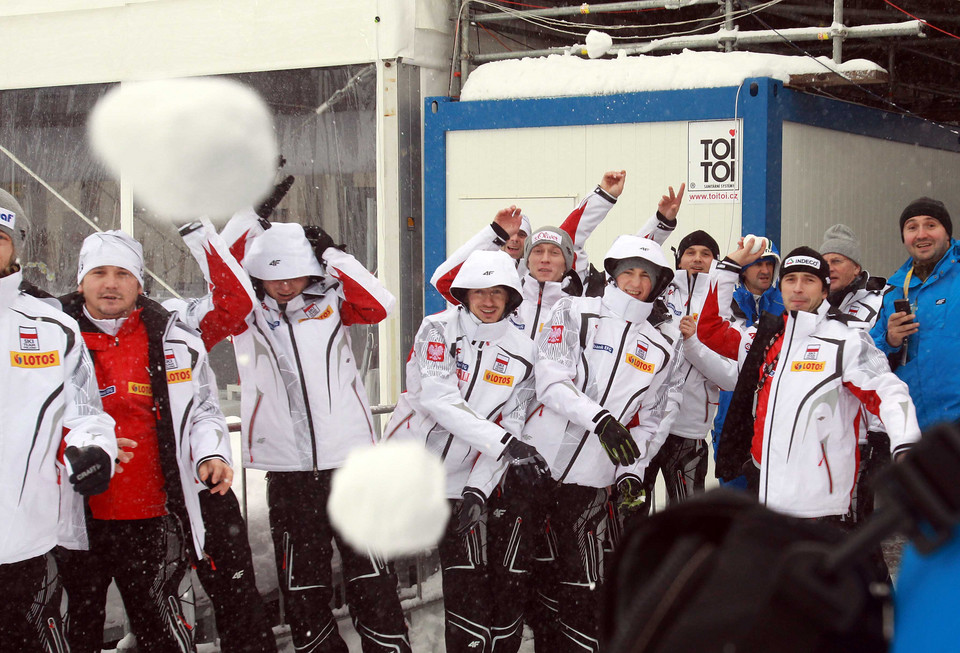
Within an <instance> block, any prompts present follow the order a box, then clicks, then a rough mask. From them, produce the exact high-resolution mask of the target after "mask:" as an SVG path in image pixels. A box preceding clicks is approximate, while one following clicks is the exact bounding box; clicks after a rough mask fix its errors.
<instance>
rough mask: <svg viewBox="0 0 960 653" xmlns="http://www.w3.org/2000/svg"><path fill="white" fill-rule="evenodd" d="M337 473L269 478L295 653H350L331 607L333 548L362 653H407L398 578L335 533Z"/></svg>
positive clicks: (274, 530)
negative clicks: (330, 510) (330, 504)
mask: <svg viewBox="0 0 960 653" xmlns="http://www.w3.org/2000/svg"><path fill="white" fill-rule="evenodd" d="M333 471H334V470H322V471H318V472H269V473H268V474H267V506H268V508H269V510H270V532H271V535H272V537H273V546H274V552H275V554H276V562H277V576H278V577H279V579H280V591H281V592H282V593H283V601H284V610H285V614H286V618H287V621H288V622H289V623H290V627H291V631H292V634H293V643H294V646H295V647H296V649H297V651H298V653H313V652H320V651H322V652H324V653H326V652H337V653H346V652H347V645H346V644H345V643H344V641H343V639H342V638H341V637H340V634H339V632H338V631H337V622H336V620H335V619H334V617H333V612H332V610H331V607H330V604H331V600H332V599H333V572H332V570H331V566H330V564H331V561H332V559H333V542H334V541H336V544H337V550H338V551H339V552H340V560H341V562H342V566H343V576H344V579H345V581H346V600H347V605H348V606H349V607H350V615H351V617H352V618H353V623H354V626H355V627H356V629H357V633H359V635H360V642H361V646H362V648H363V651H364V653H379V652H384V653H386V652H388V651H389V652H390V653H394V652H396V651H399V652H401V653H404V652H406V653H409V651H410V640H409V638H408V637H407V627H406V623H405V622H404V619H403V611H402V610H401V609H400V599H399V597H398V596H397V576H396V574H394V573H393V570H392V569H391V567H390V566H389V565H388V564H387V563H386V562H385V561H384V560H382V559H381V558H379V557H378V556H376V555H375V554H373V553H370V552H363V553H359V552H357V551H354V550H353V549H352V548H351V547H350V545H348V544H347V543H346V542H344V541H343V539H342V538H341V537H340V535H339V533H337V532H336V531H335V530H334V529H333V528H332V527H331V525H330V518H329V516H328V515H327V499H328V498H329V497H330V479H331V477H332V475H333Z"/></svg>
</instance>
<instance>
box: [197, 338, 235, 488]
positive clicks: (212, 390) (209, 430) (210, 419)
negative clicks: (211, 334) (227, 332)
mask: <svg viewBox="0 0 960 653" xmlns="http://www.w3.org/2000/svg"><path fill="white" fill-rule="evenodd" d="M193 374H194V378H195V379H196V395H195V397H194V399H195V405H194V408H193V410H192V412H191V425H190V451H191V453H192V455H193V460H194V461H196V464H195V465H194V473H195V474H197V473H198V470H199V468H200V464H201V463H203V462H204V461H206V460H209V459H211V458H221V459H223V461H224V462H225V463H227V464H228V465H231V466H232V465H233V461H232V454H231V451H230V430H229V428H227V421H226V419H225V418H224V416H223V411H221V410H220V402H219V400H218V399H217V382H216V379H215V378H214V375H213V371H212V370H211V369H210V365H209V363H208V361H207V355H206V353H204V352H200V356H199V358H198V359H197V363H196V365H194V368H193ZM197 480H198V481H199V480H200V479H199V476H198V477H197ZM200 487H201V488H203V487H205V486H203V485H201V486H200Z"/></svg>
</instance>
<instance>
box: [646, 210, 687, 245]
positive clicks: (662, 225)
mask: <svg viewBox="0 0 960 653" xmlns="http://www.w3.org/2000/svg"><path fill="white" fill-rule="evenodd" d="M676 228H677V221H676V220H674V221H673V222H668V221H667V220H666V218H664V217H663V216H662V215H660V212H659V211H656V212H655V213H654V214H653V215H652V216H651V217H650V219H649V220H647V221H646V222H645V223H644V225H643V226H642V227H640V231H638V232H637V233H636V235H637V236H640V237H641V238H646V239H647V240H652V241H653V242H655V243H656V244H658V245H663V244H664V243H665V242H666V241H667V238H669V237H670V234H672V233H673V230H674V229H676Z"/></svg>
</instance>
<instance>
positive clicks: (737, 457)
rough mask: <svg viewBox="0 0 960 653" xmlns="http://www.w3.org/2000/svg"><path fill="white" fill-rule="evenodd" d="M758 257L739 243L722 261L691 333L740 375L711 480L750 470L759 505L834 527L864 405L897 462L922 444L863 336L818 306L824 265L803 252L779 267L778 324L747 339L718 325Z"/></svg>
mask: <svg viewBox="0 0 960 653" xmlns="http://www.w3.org/2000/svg"><path fill="white" fill-rule="evenodd" d="M759 254H760V253H759V252H758V253H755V254H751V253H750V252H749V250H748V248H746V247H744V246H743V244H742V243H741V245H740V247H739V248H738V249H737V250H736V251H735V252H734V253H732V254H731V255H730V256H729V257H728V258H727V259H725V261H724V263H725V266H724V268H725V269H723V270H721V271H719V272H718V275H717V277H718V282H717V285H716V286H715V287H714V288H712V289H711V293H710V295H709V296H708V298H707V301H706V302H705V304H704V308H703V311H702V312H701V314H700V320H699V324H698V326H697V335H698V337H699V338H700V340H701V341H702V342H703V343H704V344H705V345H707V346H708V347H710V348H711V349H713V350H714V351H717V352H718V353H720V354H723V355H724V356H727V357H729V358H735V359H736V360H737V361H738V365H739V368H740V378H739V380H738V382H737V388H736V390H735V391H734V398H733V401H732V402H731V404H730V413H729V415H728V417H727V425H729V427H728V426H724V432H723V438H722V439H721V441H720V449H719V451H718V456H717V467H718V475H721V476H725V477H726V478H731V477H732V476H736V475H737V474H739V473H740V471H741V469H744V468H745V467H746V469H747V470H748V471H749V470H750V469H751V468H752V469H754V470H756V472H754V483H755V485H754V487H755V488H756V491H757V492H758V496H759V498H760V501H761V502H763V503H764V504H765V505H767V506H769V507H770V508H772V509H774V510H777V511H780V512H783V513H786V514H788V515H792V516H795V517H805V518H818V519H826V520H828V521H835V522H838V523H839V522H840V520H841V518H842V516H843V515H845V514H846V513H847V510H848V509H849V507H850V494H851V492H852V490H853V485H854V479H855V476H856V467H857V458H856V449H857V431H858V429H857V422H858V419H859V413H860V407H861V405H862V406H865V407H866V408H867V409H868V410H869V411H870V412H871V413H873V414H875V415H878V416H879V417H880V419H881V420H882V421H883V424H884V426H885V427H886V429H887V432H888V433H889V435H890V440H891V444H892V449H893V454H894V455H895V456H896V455H898V454H900V453H902V452H904V451H906V450H907V448H909V446H910V445H911V443H913V442H915V441H916V440H917V439H918V438H919V437H920V429H919V426H918V425H917V417H916V410H915V409H914V406H913V402H912V401H911V399H910V393H909V391H908V389H907V386H906V384H905V383H903V382H902V381H901V380H900V379H898V378H897V377H896V376H895V375H894V374H893V373H892V372H891V371H890V367H889V366H888V364H887V361H886V358H885V357H884V355H883V354H882V353H881V352H880V351H879V350H878V349H877V348H876V347H875V346H874V345H873V342H872V340H871V339H870V337H869V335H868V334H867V333H866V332H864V331H863V330H862V329H859V328H851V326H849V324H848V323H849V322H850V319H849V317H844V316H843V315H841V314H839V313H838V312H836V311H835V310H832V308H831V306H830V304H829V303H828V302H827V301H825V300H826V298H827V295H828V292H829V279H830V276H829V265H828V264H827V262H826V261H825V260H824V259H823V257H821V256H820V254H819V253H817V252H816V251H815V250H813V249H811V248H809V247H798V248H796V249H794V250H793V251H791V252H790V254H788V255H787V256H786V257H784V259H783V264H782V265H781V267H780V287H781V292H782V293H783V300H784V306H785V307H786V312H785V313H784V314H783V315H776V316H774V315H772V314H770V313H766V314H764V315H763V316H762V317H761V320H760V323H759V325H755V326H753V327H750V328H749V329H746V330H744V331H741V330H739V329H737V328H735V327H732V326H730V324H729V323H728V322H726V321H724V320H723V319H722V318H721V317H720V314H719V310H718V307H719V306H720V305H723V302H725V301H729V293H730V292H732V286H733V284H734V283H735V281H736V277H737V274H738V268H739V267H741V266H743V265H747V264H749V263H750V262H751V261H752V260H754V259H755V258H756V257H757V256H758V255H759ZM725 297H726V299H725Z"/></svg>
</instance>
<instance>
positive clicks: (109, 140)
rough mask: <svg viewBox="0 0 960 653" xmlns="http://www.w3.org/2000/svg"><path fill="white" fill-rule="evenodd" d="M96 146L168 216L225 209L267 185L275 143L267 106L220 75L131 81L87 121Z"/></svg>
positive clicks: (259, 194) (253, 198)
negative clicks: (219, 76)
mask: <svg viewBox="0 0 960 653" xmlns="http://www.w3.org/2000/svg"><path fill="white" fill-rule="evenodd" d="M88 129H89V134H90V142H91V145H92V147H93V150H94V152H95V153H96V154H97V156H99V157H100V159H101V160H102V161H103V163H104V164H105V165H106V166H107V168H108V169H109V170H110V172H111V173H112V174H113V175H115V176H116V177H118V178H119V177H120V174H121V172H122V173H123V176H124V180H125V181H129V182H130V184H131V185H132V186H133V191H134V195H135V197H136V198H137V199H138V200H139V201H140V202H141V203H142V204H143V205H144V206H146V207H147V208H148V209H150V210H151V211H152V212H154V213H156V214H158V215H159V216H160V217H163V218H167V219H171V220H185V219H194V218H196V217H197V216H201V215H206V216H209V217H213V218H216V217H224V216H229V215H232V214H233V213H235V212H236V211H238V210H240V209H242V208H245V207H248V206H251V205H254V204H256V203H257V202H258V201H259V200H260V199H261V198H263V197H264V196H266V195H267V193H269V192H270V190H271V189H272V188H273V181H274V176H275V174H276V169H277V159H278V148H277V139H276V134H275V132H274V127H273V117H272V114H271V112H270V109H269V107H267V105H266V103H265V102H264V101H263V100H262V99H261V97H260V96H259V95H258V94H257V93H256V92H255V91H254V90H253V89H251V88H249V87H247V86H245V85H244V84H241V83H239V82H236V81H233V80H230V79H225V78H192V79H170V80H160V81H150V82H133V83H128V84H123V85H122V86H119V87H117V88H114V89H112V90H111V91H109V92H108V93H107V94H106V95H104V96H103V98H101V99H100V101H99V102H98V103H97V105H96V106H95V107H94V109H93V111H92V113H91V115H90V120H89V123H88Z"/></svg>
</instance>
